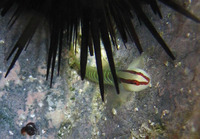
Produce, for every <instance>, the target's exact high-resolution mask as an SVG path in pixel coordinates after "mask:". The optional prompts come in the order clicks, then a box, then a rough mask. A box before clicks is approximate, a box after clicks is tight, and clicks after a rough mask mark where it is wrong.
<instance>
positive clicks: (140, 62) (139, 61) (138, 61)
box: [127, 52, 147, 70]
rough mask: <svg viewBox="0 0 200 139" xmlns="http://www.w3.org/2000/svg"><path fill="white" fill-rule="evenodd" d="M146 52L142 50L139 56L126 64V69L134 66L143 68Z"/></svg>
mask: <svg viewBox="0 0 200 139" xmlns="http://www.w3.org/2000/svg"><path fill="white" fill-rule="evenodd" d="M146 55H147V53H145V52H143V53H142V54H141V56H139V57H137V58H136V59H134V60H133V61H132V62H131V63H130V65H129V66H128V68H127V69H128V70H132V69H135V68H141V69H143V68H144V63H145V57H146Z"/></svg>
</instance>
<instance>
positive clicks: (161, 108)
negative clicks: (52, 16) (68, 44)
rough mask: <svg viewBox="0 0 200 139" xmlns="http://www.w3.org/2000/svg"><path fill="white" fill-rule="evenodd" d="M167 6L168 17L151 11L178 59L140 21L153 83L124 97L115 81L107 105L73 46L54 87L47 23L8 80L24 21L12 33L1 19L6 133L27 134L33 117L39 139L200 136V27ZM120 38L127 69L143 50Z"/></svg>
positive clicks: (0, 127) (0, 114)
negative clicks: (76, 64) (76, 65)
mask: <svg viewBox="0 0 200 139" xmlns="http://www.w3.org/2000/svg"><path fill="white" fill-rule="evenodd" d="M160 6H161V7H162V8H161V10H162V12H163V16H164V19H163V20H160V19H159V18H158V17H155V16H151V13H149V16H150V17H152V18H151V20H153V21H156V23H155V26H156V28H157V29H158V31H159V32H160V33H161V34H162V37H163V38H164V40H165V41H166V43H167V44H168V45H169V47H170V48H171V50H172V51H173V53H174V54H175V56H176V60H175V61H172V60H171V59H170V58H169V57H168V56H167V55H166V54H165V52H164V51H163V50H162V48H160V47H159V44H158V43H157V42H156V41H155V40H154V39H153V37H152V36H151V34H150V33H148V31H147V29H146V28H145V27H144V26H141V27H139V25H138V28H136V30H137V31H140V32H139V36H141V38H143V40H141V43H142V46H144V50H145V51H146V52H147V59H146V61H145V63H144V70H145V71H146V72H147V73H148V74H149V75H150V76H151V84H152V85H151V87H150V88H147V89H145V90H143V91H141V92H137V93H134V92H127V91H125V90H123V89H122V90H121V94H120V95H117V94H116V92H115V89H114V88H113V87H110V86H107V87H106V89H105V93H106V97H105V98H106V99H105V103H103V102H102V101H101V96H100V93H99V87H98V84H95V83H92V82H89V81H87V80H84V81H81V79H80V76H79V75H78V74H77V72H76V70H74V69H72V68H70V66H69V64H68V57H65V55H64V54H65V52H64V54H63V55H64V56H63V57H64V61H63V63H62V69H61V76H59V77H56V76H55V77H54V81H53V82H54V83H53V87H52V88H50V87H49V81H46V80H45V76H46V59H47V57H46V55H45V54H46V50H47V48H46V47H45V44H46V42H47V40H45V36H46V34H44V30H45V29H44V28H42V27H41V29H39V30H38V32H37V33H36V34H35V36H34V38H33V40H31V42H30V46H29V48H34V49H29V48H28V49H27V50H26V52H23V54H22V55H21V57H20V58H19V60H18V61H17V62H16V64H15V67H14V68H13V69H12V71H11V73H10V74H9V76H8V77H7V78H6V79H5V78H4V75H5V73H6V70H7V68H8V66H9V62H10V61H8V62H6V61H5V58H6V56H7V54H8V51H9V49H8V47H9V46H11V45H13V44H14V42H15V41H16V39H17V36H16V35H13V34H15V33H16V32H20V26H18V27H15V28H14V29H12V30H10V31H8V32H7V29H6V25H7V20H6V19H5V18H2V17H0V21H1V22H0V25H1V26H5V28H3V29H2V30H0V63H1V66H0V135H1V136H4V137H5V138H17V139H20V138H26V137H27V136H23V135H21V129H22V128H23V127H24V126H26V124H27V123H29V122H33V123H35V125H36V127H37V130H38V133H37V134H36V135H34V136H33V138H154V137H155V138H199V137H200V122H199V117H200V104H199V103H200V87H199V85H200V78H199V77H200V63H199V60H200V47H199V45H200V41H199V40H200V33H199V32H200V25H199V24H197V23H195V22H193V21H191V20H189V19H187V18H185V17H183V16H182V15H180V14H178V13H175V12H174V11H172V10H170V9H169V8H166V7H165V6H163V5H160ZM189 7H190V9H191V11H192V12H193V13H195V14H196V15H197V16H198V17H200V11H199V8H200V2H199V1H197V0H194V1H193V2H192V4H191V5H190V6H189ZM21 22H23V19H21ZM5 34H6V35H5ZM144 38H145V39H144ZM9 40H12V41H9ZM119 41H120V40H119ZM120 44H121V45H120V49H119V51H117V52H116V55H115V59H116V61H118V62H119V63H120V64H119V65H118V67H120V66H121V67H127V66H128V64H129V63H130V62H131V61H132V59H133V58H136V57H137V56H139V54H138V52H137V51H136V49H134V47H132V45H134V44H131V43H127V44H126V46H127V49H126V48H124V46H123V44H122V43H120ZM41 48H42V49H41ZM66 53H67V52H66Z"/></svg>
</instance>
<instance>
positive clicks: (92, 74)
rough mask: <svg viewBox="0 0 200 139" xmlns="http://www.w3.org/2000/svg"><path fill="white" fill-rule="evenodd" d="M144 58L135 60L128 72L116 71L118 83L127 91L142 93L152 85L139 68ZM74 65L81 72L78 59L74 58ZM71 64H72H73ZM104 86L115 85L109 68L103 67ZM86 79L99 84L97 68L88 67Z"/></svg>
mask: <svg viewBox="0 0 200 139" xmlns="http://www.w3.org/2000/svg"><path fill="white" fill-rule="evenodd" d="M141 59H143V56H140V57H139V58H137V59H136V60H134V61H133V62H132V63H131V64H130V65H129V66H128V68H127V69H126V70H116V73H117V77H118V81H119V83H120V84H122V86H123V87H124V89H125V90H127V91H135V92H136V91H141V90H144V89H146V88H147V87H149V86H150V84H151V79H150V76H149V75H148V74H147V73H146V72H145V71H144V70H142V69H140V68H137V66H138V65H139V63H140V61H141ZM72 63H73V65H75V66H76V67H77V68H78V70H80V63H79V62H78V60H77V58H76V57H75V56H73V62H72ZM72 63H71V64H72ZM103 67H104V68H103V76H104V84H106V85H113V86H114V82H113V78H112V74H111V71H110V69H109V67H108V66H103ZM85 77H86V79H88V80H90V81H92V82H95V83H98V81H99V80H98V74H97V69H96V67H93V66H89V65H87V66H86V74H85Z"/></svg>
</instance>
